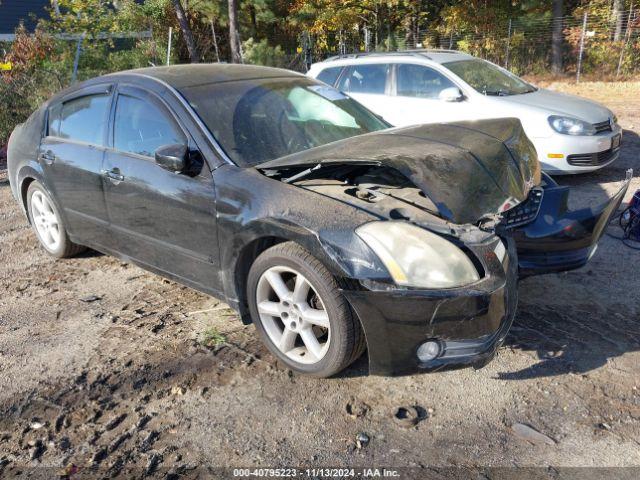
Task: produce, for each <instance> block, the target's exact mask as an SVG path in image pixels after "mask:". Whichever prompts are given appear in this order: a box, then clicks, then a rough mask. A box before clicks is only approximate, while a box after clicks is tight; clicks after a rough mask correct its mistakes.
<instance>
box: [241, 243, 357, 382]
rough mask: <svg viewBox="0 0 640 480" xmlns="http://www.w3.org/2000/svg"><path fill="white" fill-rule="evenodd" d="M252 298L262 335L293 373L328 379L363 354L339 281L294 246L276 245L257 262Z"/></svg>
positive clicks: (252, 276)
mask: <svg viewBox="0 0 640 480" xmlns="http://www.w3.org/2000/svg"><path fill="white" fill-rule="evenodd" d="M247 294H248V299H249V309H250V311H251V317H252V318H253V321H254V323H255V325H256V329H257V331H258V333H259V334H260V336H261V337H262V339H263V341H264V343H265V344H266V346H267V348H269V350H270V351H271V352H272V353H273V354H274V355H275V356H276V357H277V358H278V359H279V360H280V361H282V362H283V363H284V364H285V365H287V367H289V368H291V369H292V370H296V371H298V372H302V373H306V374H309V375H313V376H317V377H329V376H331V375H334V374H336V373H338V372H339V371H341V370H343V369H344V368H346V367H347V366H349V365H350V364H351V363H352V362H353V361H355V360H356V359H357V358H358V357H359V356H360V355H361V354H362V352H363V351H364V348H365V340H364V334H363V331H362V328H361V326H360V323H359V321H358V319H357V318H356V317H355V315H354V314H353V313H352V311H351V308H350V307H349V305H348V303H347V301H346V300H345V298H344V296H343V295H342V293H341V292H340V289H339V286H338V284H337V282H336V279H335V278H334V277H333V276H332V275H331V273H329V271H328V270H327V269H326V268H325V267H324V265H322V263H320V262H319V261H318V260H317V259H316V258H315V257H313V256H312V255H311V254H310V253H308V252H307V251H306V250H304V249H303V248H302V247H300V246H299V245H297V244H295V243H293V242H286V243H281V244H278V245H276V246H274V247H271V248H270V249H268V250H266V251H265V252H263V253H262V254H261V255H260V256H259V257H258V258H257V259H256V261H255V262H254V263H253V265H252V267H251V270H250V271H249V278H248V286H247Z"/></svg>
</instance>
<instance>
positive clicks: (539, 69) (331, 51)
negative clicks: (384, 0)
mask: <svg viewBox="0 0 640 480" xmlns="http://www.w3.org/2000/svg"><path fill="white" fill-rule="evenodd" d="M554 32H555V33H554ZM554 36H555V38H556V39H557V41H556V42H554ZM301 42H302V46H303V49H304V51H305V61H304V62H303V64H304V65H308V64H309V63H312V62H315V61H320V60H323V59H325V58H327V57H330V56H333V55H340V54H350V53H351V54H352V53H360V52H372V51H383V52H384V51H397V50H409V49H420V48H439V49H448V50H459V51H463V52H468V53H470V54H472V55H475V56H478V57H481V58H485V59H487V60H490V61H492V62H494V63H497V64H499V65H502V66H505V67H506V68H508V69H509V70H511V71H513V72H514V73H516V74H518V75H532V76H550V75H562V76H573V77H574V78H576V80H578V81H579V80H580V78H583V79H585V78H586V79H592V78H597V79H598V80H602V79H607V80H622V79H629V78H636V77H637V76H638V73H640V72H639V71H638V68H639V66H640V11H638V10H637V9H636V10H633V9H632V10H628V11H623V12H620V14H619V15H617V16H615V17H613V16H612V15H595V14H591V15H590V14H589V13H584V14H582V15H579V16H564V17H556V18H552V17H549V18H544V19H527V18H518V19H506V20H505V21H504V22H501V23H500V24H499V25H498V27H497V28H493V29H492V30H491V31H490V32H482V31H479V29H478V30H467V31H459V30H456V29H455V28H452V29H448V30H447V29H444V30H443V31H425V30H420V29H418V30H415V31H408V32H406V33H405V34H403V35H398V34H395V35H386V36H380V35H379V34H378V33H377V32H371V31H370V30H369V29H367V28H366V27H363V28H361V29H359V30H354V31H348V32H347V31H338V32H330V33H326V34H309V35H307V36H306V37H305V36H304V35H303V37H302V39H301ZM554 43H555V45H557V48H558V54H557V57H556V59H555V62H554V58H553V55H552V52H553V47H554ZM554 63H555V67H556V68H553V67H554Z"/></svg>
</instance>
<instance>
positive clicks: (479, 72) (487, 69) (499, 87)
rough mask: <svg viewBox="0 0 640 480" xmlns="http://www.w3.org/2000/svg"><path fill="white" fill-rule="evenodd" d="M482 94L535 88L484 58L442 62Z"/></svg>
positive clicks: (513, 93) (518, 92) (506, 93)
mask: <svg viewBox="0 0 640 480" xmlns="http://www.w3.org/2000/svg"><path fill="white" fill-rule="evenodd" d="M442 66H443V67H445V68H448V69H449V70H451V71H452V72H453V73H455V74H456V75H457V76H458V77H460V78H461V79H462V80H464V81H465V82H467V83H468V84H469V85H471V86H472V87H473V88H474V89H475V90H477V91H478V92H480V93H482V94H483V95H501V96H502V95H520V94H523V93H531V92H535V91H536V88H535V87H534V86H532V85H529V84H528V83H527V82H525V81H524V80H522V79H521V78H518V77H516V76H515V75H514V74H512V73H510V72H508V71H507V70H505V69H503V68H500V67H498V66H496V65H494V64H492V63H489V62H487V61H485V60H480V59H473V60H458V61H455V62H447V63H443V64H442Z"/></svg>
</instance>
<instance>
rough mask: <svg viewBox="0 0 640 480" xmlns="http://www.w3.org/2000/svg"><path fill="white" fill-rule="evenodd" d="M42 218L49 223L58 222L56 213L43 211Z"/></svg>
mask: <svg viewBox="0 0 640 480" xmlns="http://www.w3.org/2000/svg"><path fill="white" fill-rule="evenodd" d="M44 218H45V220H46V221H47V222H49V223H50V224H51V225H57V224H58V217H56V214H55V213H53V212H51V213H45V214H44Z"/></svg>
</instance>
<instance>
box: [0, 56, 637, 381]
mask: <svg viewBox="0 0 640 480" xmlns="http://www.w3.org/2000/svg"><path fill="white" fill-rule="evenodd" d="M8 168H9V179H10V182H11V188H12V191H13V194H14V196H15V198H16V200H17V201H18V202H19V203H20V205H21V206H22V208H23V209H24V212H25V213H26V215H27V218H28V220H29V222H30V223H31V225H32V226H33V229H34V231H35V234H36V235H37V237H38V239H39V241H40V243H41V244H42V246H43V247H44V249H45V250H47V251H48V252H49V253H50V254H52V255H54V256H56V257H68V256H71V255H74V254H77V253H79V252H80V251H82V249H84V248H86V247H90V248H92V249H95V250H98V251H100V252H104V253H107V254H111V255H115V256H117V257H119V258H122V259H124V260H126V261H131V262H133V263H136V264H138V265H140V266H141V267H143V268H145V269H148V270H151V271H153V272H156V273H158V274H160V275H162V276H165V277H167V278H170V279H173V280H176V281H178V282H180V283H182V284H185V285H188V286H190V287H193V288H195V289H197V290H200V291H202V292H205V293H207V294H210V295H213V296H216V297H218V298H221V299H224V300H225V301H226V302H227V303H228V304H229V305H231V306H232V307H233V308H235V309H236V310H237V311H238V312H239V315H240V317H241V319H242V320H243V322H245V323H254V324H255V327H256V330H257V331H258V333H259V335H260V336H261V337H262V340H263V341H264V343H265V344H266V346H267V347H268V349H269V350H270V351H271V352H272V353H273V355H275V356H276V357H277V358H278V359H279V360H280V361H281V362H282V363H284V364H285V365H286V366H287V367H289V368H291V369H293V370H296V371H298V372H302V373H306V374H310V375H315V376H322V377H325V376H331V375H334V374H336V373H338V372H340V371H341V370H343V369H344V368H346V367H347V366H348V365H350V364H351V363H352V362H353V361H355V360H356V359H357V358H358V357H359V356H361V355H362V353H363V352H364V351H365V350H367V352H368V357H369V369H370V372H371V373H373V374H384V375H398V374H406V373H412V372H417V371H432V370H436V369H440V368H443V367H447V366H462V365H473V366H476V367H480V366H482V365H484V364H486V362H488V361H490V360H491V358H492V357H493V356H494V354H495V352H496V349H497V348H498V347H499V346H500V344H501V342H502V341H503V340H504V338H505V336H506V335H507V333H508V331H509V328H510V326H511V323H512V321H513V317H514V312H515V309H516V303H517V295H518V279H519V278H521V277H523V276H527V275H535V274H540V273H548V272H558V271H563V270H568V269H572V268H577V267H580V266H582V265H584V264H585V263H586V262H587V261H588V259H589V258H590V256H591V255H592V254H593V252H594V251H595V248H596V246H597V242H598V240H599V238H600V236H601V235H602V233H603V231H604V228H605V226H606V225H607V223H608V221H609V218H610V217H611V215H612V214H613V213H614V212H615V211H616V209H617V207H618V205H619V204H620V201H621V200H622V197H623V196H624V194H625V192H626V189H627V187H628V183H629V182H628V178H627V180H626V181H625V182H624V184H623V185H622V187H621V189H620V191H619V192H618V193H617V194H616V195H615V196H613V197H612V198H611V199H610V200H609V201H608V202H607V203H606V204H605V205H602V206H600V207H598V208H585V209H581V210H571V209H569V208H568V203H567V198H568V193H569V192H568V189H567V188H566V187H561V186H558V185H557V184H556V183H555V182H554V181H553V180H552V179H551V178H550V177H548V176H546V175H544V174H542V173H541V171H540V166H539V163H538V161H537V158H536V154H535V150H534V148H533V146H532V145H531V143H530V142H529V140H528V139H527V138H526V136H525V134H524V133H523V130H522V128H521V125H520V123H519V121H518V120H515V119H496V120H483V121H477V122H463V123H453V124H437V125H426V126H425V125H423V126H414V127H406V128H389V125H388V124H387V123H386V122H385V121H384V120H382V119H381V118H379V117H378V116H376V115H374V114H373V113H371V112H369V111H368V110H366V109H365V108H364V107H363V106H361V105H360V104H358V103H357V102H356V101H354V100H352V99H350V98H348V97H347V96H345V95H344V94H342V93H341V92H339V91H337V90H335V89H333V88H331V87H328V86H327V85H325V84H322V83H320V82H317V81H315V80H312V79H309V78H306V77H304V76H302V75H298V74H295V73H292V72H289V71H285V70H279V69H272V68H264V67H254V66H242V65H191V66H174V67H161V68H150V69H142V70H135V71H128V72H121V73H117V74H112V75H107V76H103V77H99V78H96V79H93V80H90V81H87V82H84V83H81V84H78V85H76V86H73V87H71V88H70V89H68V90H66V91H64V92H61V93H60V94H58V95H57V96H55V97H54V98H52V99H51V100H50V101H48V102H47V103H46V104H45V105H43V106H42V107H41V108H40V109H39V110H38V111H36V112H35V113H34V114H33V115H32V116H31V117H30V118H29V120H28V121H27V122H25V123H24V124H22V125H20V126H19V127H17V128H16V130H15V131H14V132H13V134H12V136H11V139H10V142H9V149H8Z"/></svg>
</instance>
